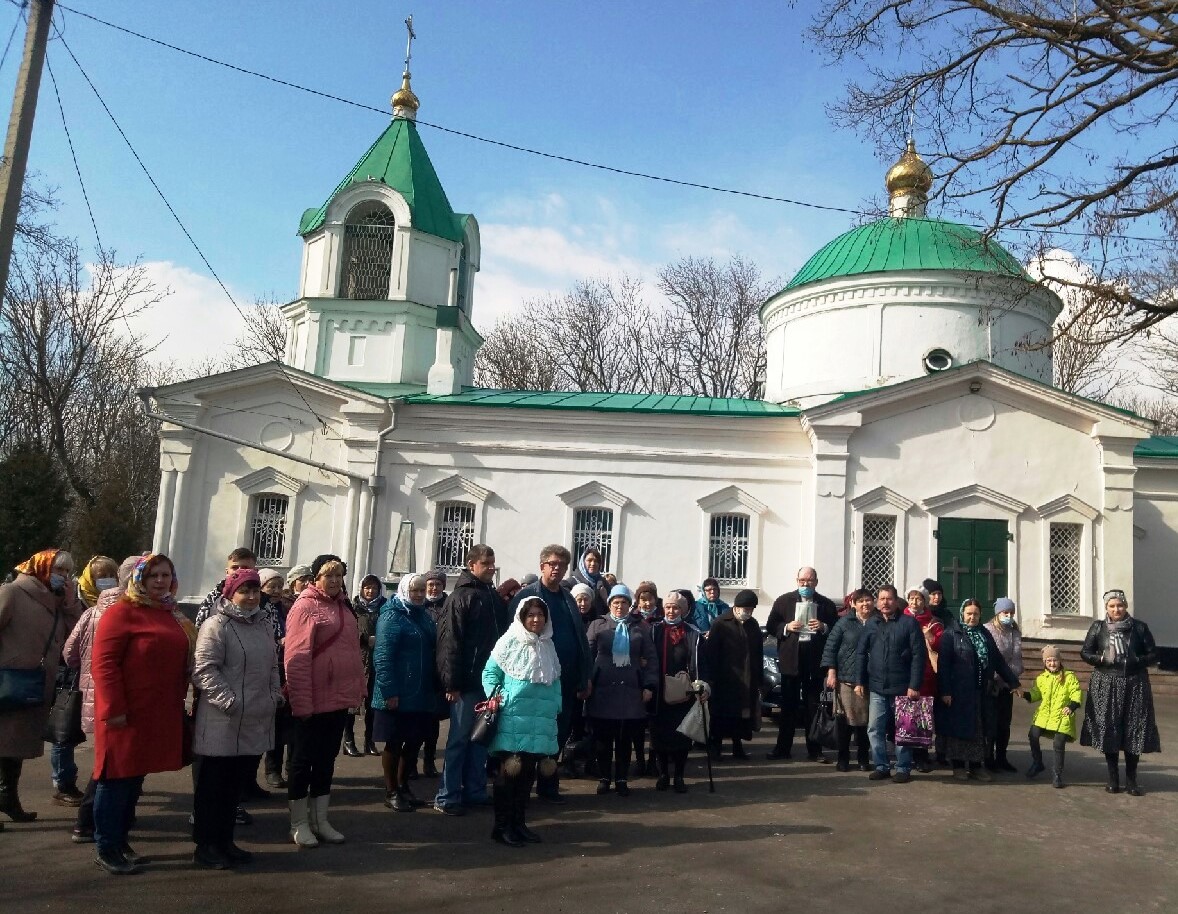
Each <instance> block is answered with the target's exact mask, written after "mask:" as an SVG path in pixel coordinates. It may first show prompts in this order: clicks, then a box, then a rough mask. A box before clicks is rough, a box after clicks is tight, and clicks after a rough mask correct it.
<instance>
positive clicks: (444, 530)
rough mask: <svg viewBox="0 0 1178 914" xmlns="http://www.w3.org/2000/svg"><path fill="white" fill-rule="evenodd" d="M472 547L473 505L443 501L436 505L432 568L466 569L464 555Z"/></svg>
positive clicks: (452, 570) (455, 570)
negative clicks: (436, 521) (436, 526)
mask: <svg viewBox="0 0 1178 914" xmlns="http://www.w3.org/2000/svg"><path fill="white" fill-rule="evenodd" d="M473 545H474V505H472V504H471V503H470V502H468V501H444V502H442V503H441V504H439V505H438V532H437V534H436V536H435V540H434V567H435V568H440V569H441V570H442V571H446V572H459V571H462V569H463V568H465V567H466V553H467V552H469V551H470V547H471V546H473Z"/></svg>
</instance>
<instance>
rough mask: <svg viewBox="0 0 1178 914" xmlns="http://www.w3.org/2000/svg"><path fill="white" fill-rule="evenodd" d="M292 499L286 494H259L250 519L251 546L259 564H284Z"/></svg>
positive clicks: (255, 499)
mask: <svg viewBox="0 0 1178 914" xmlns="http://www.w3.org/2000/svg"><path fill="white" fill-rule="evenodd" d="M289 506H290V499H289V498H287V497H286V496H285V495H258V496H255V498H254V514H253V518H252V519H251V520H250V530H249V533H250V548H251V549H252V550H253V551H254V555H256V556H257V557H258V565H259V566H266V565H282V564H285V563H284V562H283V558H284V557H285V555H286V511H287V508H288V507H289Z"/></svg>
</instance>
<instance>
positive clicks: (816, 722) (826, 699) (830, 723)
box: [809, 689, 838, 749]
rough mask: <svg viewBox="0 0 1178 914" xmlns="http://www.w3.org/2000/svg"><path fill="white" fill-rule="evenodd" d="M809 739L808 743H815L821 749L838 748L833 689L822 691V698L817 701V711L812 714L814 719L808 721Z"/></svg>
mask: <svg viewBox="0 0 1178 914" xmlns="http://www.w3.org/2000/svg"><path fill="white" fill-rule="evenodd" d="M809 737H810V742H812V743H817V744H818V745H819V746H821V747H822V748H823V749H837V748H838V735H837V730H836V729H835V696H834V689H823V690H822V697H821V698H820V699H819V701H818V710H817V712H816V713H815V714H814V719H813V720H812V721H810V733H809Z"/></svg>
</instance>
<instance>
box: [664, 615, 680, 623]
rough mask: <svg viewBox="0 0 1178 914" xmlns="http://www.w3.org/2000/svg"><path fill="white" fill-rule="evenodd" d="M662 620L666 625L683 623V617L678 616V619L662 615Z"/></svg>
mask: <svg viewBox="0 0 1178 914" xmlns="http://www.w3.org/2000/svg"><path fill="white" fill-rule="evenodd" d="M663 621H664V622H666V623H667V624H668V625H682V624H683V617H682V616H680V617H679V618H678V619H669V618H667V617H665V616H664V617H663Z"/></svg>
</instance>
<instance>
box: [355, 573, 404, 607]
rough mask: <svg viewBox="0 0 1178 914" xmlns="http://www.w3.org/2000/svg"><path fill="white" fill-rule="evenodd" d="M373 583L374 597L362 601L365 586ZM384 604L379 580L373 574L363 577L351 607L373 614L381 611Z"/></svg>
mask: <svg viewBox="0 0 1178 914" xmlns="http://www.w3.org/2000/svg"><path fill="white" fill-rule="evenodd" d="M413 577H418V575H413ZM373 581H375V582H376V588H377V589H376V596H375V597H373V598H372V599H371V600H366V599H364V588H365V586H366V585H368V584H370V583H372V582H373ZM399 589H400V585H399V584H398V590H399ZM384 604H385V594H384V584H383V583H381V580H380V578H378V577H377V576H376V575H374V574H366V575H364V578H363V579H362V580H361V581H360V588H359V590H357V591H356V596H355V597H353V598H352V605H353V606H355V607H356V608H357V609H362V610H364V611H365V612H368V613H374V612H379V611H380V610H381V608H382V607H383V606H384Z"/></svg>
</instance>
